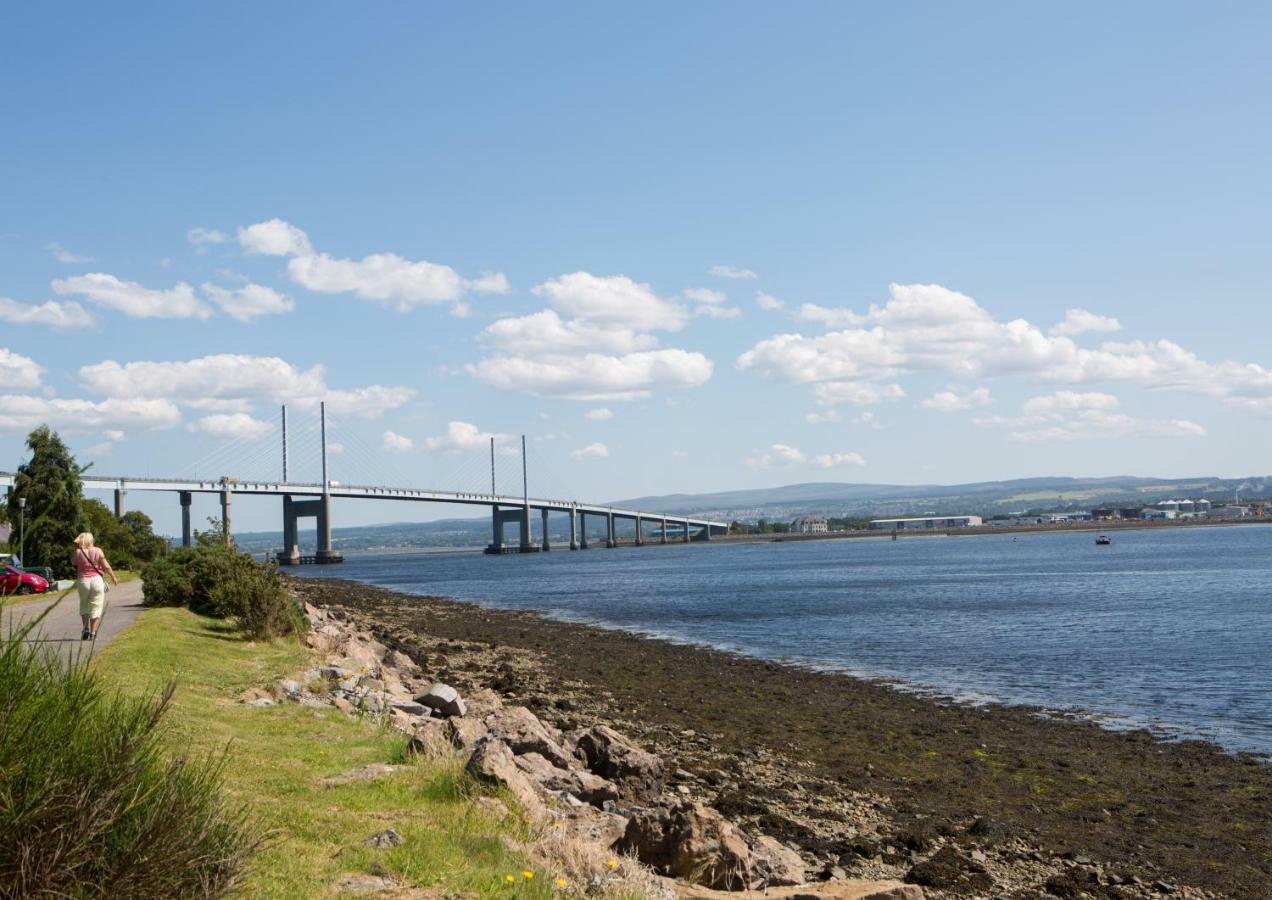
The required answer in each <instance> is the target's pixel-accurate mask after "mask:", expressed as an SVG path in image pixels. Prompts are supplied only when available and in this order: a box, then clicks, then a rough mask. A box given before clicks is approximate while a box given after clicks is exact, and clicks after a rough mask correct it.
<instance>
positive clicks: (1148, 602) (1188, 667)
mask: <svg viewBox="0 0 1272 900" xmlns="http://www.w3.org/2000/svg"><path fill="white" fill-rule="evenodd" d="M298 571H299V572H300V574H302V575H305V576H310V577H322V576H338V577H343V578H353V579H357V580H360V581H364V582H368V583H371V584H376V585H381V586H383V587H387V588H393V589H396V590H400V591H405V592H408V593H418V594H439V595H444V596H449V597H454V598H457V599H461V600H469V601H474V602H476V603H480V604H483V605H488V606H493V607H501V608H508V609H535V610H539V611H542V612H544V613H546V614H547V615H549V616H552V617H554V618H558V619H565V620H568V621H571V622H581V623H588V624H594V625H600V626H604V627H610V628H621V629H626V630H629V631H635V632H640V633H643V634H649V635H655V636H659V637H664V638H669V639H672V640H677V641H688V642H693V643H697V644H705V645H710V646H713V647H718V648H723V649H728V650H733V651H738V652H742V653H745V654H749V655H752V656H759V657H766V658H770V659H777V660H783V661H789V662H794V663H799V664H804V665H809V666H815V667H821V668H830V669H835V670H840V671H844V672H849V673H854V674H858V675H864V676H871V677H877V678H883V679H889V680H894V681H897V682H900V683H902V684H904V685H907V686H911V687H914V688H916V689H920V690H931V691H936V692H939V693H945V694H950V695H953V696H956V697H959V698H961V699H964V700H968V701H971V702H980V701H989V700H997V701H1004V702H1008V703H1021V704H1030V705H1037V706H1042V707H1046V708H1048V709H1052V710H1065V711H1076V712H1081V713H1086V714H1091V715H1094V716H1096V717H1097V718H1098V719H1099V720H1100V721H1102V722H1104V723H1105V724H1107V725H1109V726H1110V727H1126V726H1132V725H1145V726H1148V727H1150V728H1152V729H1154V730H1155V731H1157V732H1159V733H1162V734H1165V735H1168V736H1175V737H1202V738H1206V739H1208V740H1211V741H1214V742H1216V743H1218V744H1221V745H1223V746H1224V747H1227V748H1229V749H1238V750H1253V751H1258V752H1263V753H1272V528H1269V527H1254V526H1252V527H1238V528H1188V529H1178V530H1176V529H1161V530H1146V531H1138V532H1117V533H1116V534H1115V535H1114V543H1113V545H1112V546H1109V547H1097V546H1095V544H1094V539H1093V536H1092V535H1091V534H1089V533H1087V534H1061V533H1047V534H1029V535H1021V536H1020V537H1019V538H1018V540H1017V541H1015V542H1013V540H1012V538H1011V537H1009V536H980V537H961V538H941V537H933V538H910V539H905V540H900V541H895V542H893V541H889V540H845V541H817V542H808V543H783V544H734V545H724V544H714V545H711V546H701V545H694V546H687V547H675V546H673V547H665V548H659V547H655V548H646V549H635V548H623V549H619V550H604V549H599V550H597V549H593V550H588V551H586V552H577V553H571V552H569V551H568V550H560V551H553V552H551V553H547V554H534V555H528V556H497V557H490V556H484V555H481V554H476V553H413V554H401V553H398V554H363V555H350V556H349V558H348V561H347V562H346V563H345V565H344V566H342V567H340V568H339V569H319V568H316V567H305V568H304V569H303V570H298Z"/></svg>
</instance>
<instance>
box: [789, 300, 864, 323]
mask: <svg viewBox="0 0 1272 900" xmlns="http://www.w3.org/2000/svg"><path fill="white" fill-rule="evenodd" d="M795 318H797V319H800V320H802V321H804V322H817V323H819V324H820V325H821V326H822V327H823V328H856V327H858V326H860V325H862V324H864V323H865V322H866V317H865V316H862V315H860V314H858V313H855V312H853V311H852V310H851V309H833V308H830V307H826V306H818V305H817V304H816V303H801V304H800V307H799V311H798V312H796V313H795Z"/></svg>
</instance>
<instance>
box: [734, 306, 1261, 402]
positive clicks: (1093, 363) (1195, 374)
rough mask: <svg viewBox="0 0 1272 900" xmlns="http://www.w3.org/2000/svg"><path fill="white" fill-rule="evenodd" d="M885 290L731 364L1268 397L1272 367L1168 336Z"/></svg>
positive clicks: (790, 373) (788, 377)
mask: <svg viewBox="0 0 1272 900" xmlns="http://www.w3.org/2000/svg"><path fill="white" fill-rule="evenodd" d="M889 291H890V297H889V299H888V301H887V302H886V303H885V304H884V305H883V306H872V307H871V308H870V309H869V311H868V312H866V313H862V314H860V315H859V318H860V323H859V324H858V325H852V326H849V327H844V328H842V329H840V330H835V331H829V332H826V333H824V334H820V335H815V336H805V335H803V334H798V333H788V334H779V335H775V336H773V337H771V338H768V339H766V340H763V341H760V342H759V343H757V344H756V345H755V346H754V347H752V348H751V349H750V350H748V351H746V352H745V353H743V354H742V355H741V356H739V357H738V360H737V365H738V367H739V368H740V369H742V370H744V371H749V372H753V373H755V374H757V375H759V376H761V377H764V378H767V379H771V380H773V381H780V382H787V383H793V384H812V385H821V384H829V383H840V382H843V383H851V384H857V385H861V384H869V383H873V382H879V381H883V380H888V379H892V378H895V377H897V376H900V375H904V374H909V373H914V372H945V373H948V374H951V375H954V376H956V377H959V378H977V377H998V376H1022V377H1027V378H1034V379H1038V380H1045V381H1053V382H1062V383H1068V384H1082V383H1094V382H1123V383H1131V384H1139V385H1142V386H1145V387H1149V388H1156V389H1163V390H1178V391H1190V392H1194V393H1200V394H1207V395H1210V396H1215V397H1264V396H1272V370H1269V369H1266V368H1264V367H1262V366H1260V365H1258V364H1256V363H1238V362H1234V361H1230V360H1225V361H1221V362H1217V363H1212V362H1207V361H1205V360H1202V359H1200V358H1199V357H1198V356H1197V355H1196V354H1194V353H1192V352H1190V351H1188V350H1186V349H1184V348H1183V347H1181V346H1179V345H1178V344H1175V343H1173V342H1171V341H1167V340H1159V341H1155V342H1147V341H1126V342H1111V341H1110V342H1105V343H1103V344H1101V345H1100V346H1098V347H1096V348H1093V349H1088V348H1082V347H1079V346H1077V344H1075V343H1074V342H1073V340H1072V339H1071V338H1069V337H1065V336H1060V335H1048V334H1044V333H1043V332H1042V331H1041V330H1040V329H1039V328H1038V327H1037V326H1035V325H1033V324H1031V323H1029V322H1027V321H1025V320H1023V319H1014V320H1012V321H1009V322H1001V321H998V320H997V319H995V318H994V317H993V316H992V315H991V314H990V313H989V312H988V311H987V310H985V309H984V308H982V307H981V306H980V305H979V304H977V303H976V301H975V300H973V299H972V298H971V297H968V296H966V295H964V294H960V293H958V292H956V291H951V290H949V289H947V288H944V287H941V286H940V285H930V284H929V285H924V284H913V285H898V284H894V285H891V286H890V288H889ZM848 312H851V311H848ZM852 315H857V314H856V313H852ZM1088 324H1089V322H1088Z"/></svg>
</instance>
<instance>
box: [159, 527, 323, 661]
mask: <svg viewBox="0 0 1272 900" xmlns="http://www.w3.org/2000/svg"><path fill="white" fill-rule="evenodd" d="M142 585H143V595H144V600H143V602H144V603H145V604H146V605H147V606H185V607H189V608H190V609H191V610H193V611H194V612H197V613H200V614H202V615H206V616H219V617H222V618H232V619H234V620H235V621H236V622H237V623H238V625H239V627H240V628H241V629H242V630H243V632H244V633H245V634H246V635H248V636H249V637H252V638H270V637H279V636H282V635H286V634H291V633H292V632H294V631H296V630H297V629H298V628H299V627H300V626H301V625H303V623H304V618H303V616H302V615H301V612H300V608H299V607H298V606H297V605H296V601H295V600H294V599H293V598H292V596H291V593H290V591H288V590H287V586H286V584H285V583H284V581H283V576H282V575H280V574H279V573H278V570H277V568H275V567H274V566H273V565H261V564H260V563H257V562H255V561H254V560H253V559H252V557H251V556H249V555H248V554H246V553H239V552H237V551H236V550H234V549H233V548H230V547H225V546H214V545H205V546H199V547H182V548H180V549H178V550H174V551H173V552H172V553H169V554H168V555H167V556H162V557H160V558H159V559H157V560H155V561H154V562H153V563H151V564H150V565H149V566H147V567H146V570H145V572H143V573H142Z"/></svg>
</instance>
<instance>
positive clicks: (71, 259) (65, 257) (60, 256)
mask: <svg viewBox="0 0 1272 900" xmlns="http://www.w3.org/2000/svg"><path fill="white" fill-rule="evenodd" d="M44 249H45V250H47V251H49V253H50V254H51V255H52V256H53V258H54V259H56V260H57V261H58V262H60V263H67V264H71V265H75V264H79V263H90V262H92V261H93V258H92V257H91V256H81V255H80V254H78V253H72V252H71V251H70V250H67V249H66V248H65V247H63V246H62V245H61V244H57V243H52V244H45V245H44Z"/></svg>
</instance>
